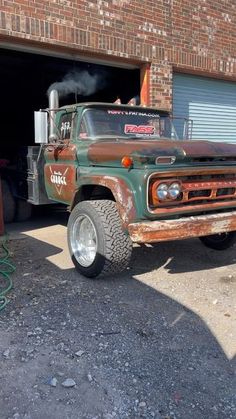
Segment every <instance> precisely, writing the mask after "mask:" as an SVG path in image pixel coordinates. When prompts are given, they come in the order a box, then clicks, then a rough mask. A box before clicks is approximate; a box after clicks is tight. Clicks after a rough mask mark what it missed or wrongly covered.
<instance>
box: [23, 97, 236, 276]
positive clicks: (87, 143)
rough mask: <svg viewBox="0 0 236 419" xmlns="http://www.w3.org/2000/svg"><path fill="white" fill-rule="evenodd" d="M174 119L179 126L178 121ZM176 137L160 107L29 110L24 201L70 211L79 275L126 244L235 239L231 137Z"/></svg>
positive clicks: (53, 103)
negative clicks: (31, 129) (31, 135)
mask: <svg viewBox="0 0 236 419" xmlns="http://www.w3.org/2000/svg"><path fill="white" fill-rule="evenodd" d="M181 124H182V125H181ZM177 125H178V127H180V126H182V128H183V130H182V131H183V132H184V133H185V134H184V138H181V139H179V138H178V136H177V134H176V129H175V126H174V122H173V119H172V118H171V117H170V116H169V115H168V114H167V113H166V112H164V111H159V110H158V109H154V108H146V107H145V108H144V107H140V106H129V105H121V104H120V105H117V104H109V103H80V104H75V105H70V106H65V107H61V108H59V103H58V94H57V91H56V90H53V91H52V92H51V94H50V104H49V108H48V109H45V110H41V111H39V112H36V113H35V141H36V143H40V145H36V146H33V147H31V148H30V152H29V154H28V166H29V170H28V191H29V196H28V200H29V202H31V203H32V204H42V203H48V202H60V203H63V204H66V205H67V206H68V207H69V209H70V211H71V214H70V217H69V222H68V245H69V250H70V254H71V257H72V260H73V262H74V265H75V267H76V268H77V269H78V271H79V272H80V273H82V274H83V275H85V276H86V277H89V278H93V277H97V276H102V275H107V274H110V273H117V272H120V271H121V270H123V269H125V268H126V267H127V265H128V264H129V261H130V257H131V252H132V243H134V242H135V243H153V242H161V241H168V240H176V239H177V240H179V239H185V238H189V237H199V238H200V240H201V241H202V242H203V243H204V244H205V245H207V246H209V247H211V248H213V249H219V250H221V249H227V248H228V247H230V246H232V245H233V244H234V242H235V241H236V233H235V231H236V145H234V144H227V143H214V142H208V141H191V139H189V138H188V134H189V126H188V121H186V120H181V121H180V120H178V121H177Z"/></svg>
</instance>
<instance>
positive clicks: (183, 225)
mask: <svg viewBox="0 0 236 419" xmlns="http://www.w3.org/2000/svg"><path fill="white" fill-rule="evenodd" d="M229 231H236V211H230V212H224V213H220V214H208V215H200V216H190V217H185V218H180V219H178V220H159V221H143V222H140V223H132V224H129V226H128V232H129V235H130V238H131V240H132V241H133V242H135V243H154V242H162V241H170V240H180V239H187V238H190V237H200V236H208V235H211V234H218V233H225V232H229Z"/></svg>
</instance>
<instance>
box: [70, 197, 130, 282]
mask: <svg viewBox="0 0 236 419" xmlns="http://www.w3.org/2000/svg"><path fill="white" fill-rule="evenodd" d="M84 215H85V216H86V217H89V219H90V220H91V221H92V223H93V225H94V228H95V230H96V235H97V252H96V256H95V259H94V261H93V263H92V264H91V265H90V266H88V267H84V266H82V265H81V264H80V263H79V262H78V259H77V258H76V255H75V254H74V252H73V250H72V242H71V240H73V239H72V237H73V236H72V231H73V226H74V223H75V222H76V220H77V219H78V217H81V216H84ZM67 237H68V246H69V251H70V255H71V258H72V261H73V263H74V265H75V267H76V269H77V270H78V271H79V272H80V273H81V274H82V275H84V276H86V277H88V278H95V277H104V276H108V275H109V274H116V273H119V272H121V271H123V270H124V269H126V268H127V266H128V264H129V261H130V258H131V253H132V242H131V240H130V238H129V236H128V235H126V234H125V233H124V231H123V230H122V227H121V220H120V216H119V213H118V210H117V205H116V203H115V202H113V201H109V200H96V201H82V202H80V203H79V204H77V205H76V206H75V207H74V209H73V210H72V212H71V214H70V217H69V221H68V229H67Z"/></svg>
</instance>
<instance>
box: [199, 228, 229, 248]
mask: <svg viewBox="0 0 236 419" xmlns="http://www.w3.org/2000/svg"><path fill="white" fill-rule="evenodd" d="M199 238H200V240H201V242H202V243H203V244H204V245H205V246H207V247H210V248H211V249H215V250H226V249H228V248H229V247H232V246H233V245H234V244H235V243H236V232H235V231H231V232H229V233H219V234H213V235H212V236H204V237H199Z"/></svg>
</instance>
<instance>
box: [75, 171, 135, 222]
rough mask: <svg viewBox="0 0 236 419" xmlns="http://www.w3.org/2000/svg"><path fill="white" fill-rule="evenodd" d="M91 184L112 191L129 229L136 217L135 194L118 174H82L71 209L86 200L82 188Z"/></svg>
mask: <svg viewBox="0 0 236 419" xmlns="http://www.w3.org/2000/svg"><path fill="white" fill-rule="evenodd" d="M91 185H94V186H103V187H105V188H107V189H109V190H110V191H111V193H112V195H113V196H114V199H115V201H116V203H117V208H118V211H119V214H120V218H121V222H122V226H123V228H124V229H127V226H128V225H129V224H130V223H131V222H133V221H134V220H135V218H136V210H135V202H134V195H133V192H132V191H131V189H130V188H129V186H128V185H127V183H126V182H125V180H124V179H122V178H120V177H118V176H104V175H102V176H99V175H93V176H82V177H81V179H78V188H77V189H76V191H75V194H74V197H73V199H72V203H71V206H70V210H72V209H73V208H74V206H75V205H76V204H77V203H78V202H80V201H81V200H84V199H83V198H82V193H81V191H82V189H83V188H85V187H86V186H91Z"/></svg>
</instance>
